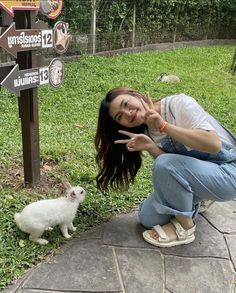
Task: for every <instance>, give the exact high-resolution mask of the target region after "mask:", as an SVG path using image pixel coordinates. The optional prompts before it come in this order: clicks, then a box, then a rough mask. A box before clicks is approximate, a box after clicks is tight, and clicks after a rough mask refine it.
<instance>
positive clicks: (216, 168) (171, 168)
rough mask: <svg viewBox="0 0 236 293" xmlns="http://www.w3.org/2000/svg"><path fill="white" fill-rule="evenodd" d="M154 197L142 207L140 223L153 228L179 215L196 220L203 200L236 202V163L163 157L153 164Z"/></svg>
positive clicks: (177, 156)
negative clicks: (235, 199) (234, 200)
mask: <svg viewBox="0 0 236 293" xmlns="http://www.w3.org/2000/svg"><path fill="white" fill-rule="evenodd" d="M152 176H153V187H154V191H153V193H151V195H150V196H149V197H148V198H147V199H146V200H144V201H143V202H142V203H141V204H140V208H139V220H140V222H141V224H142V225H144V226H145V227H147V228H151V227H153V226H155V225H157V224H159V225H163V224H166V223H168V222H169V221H170V219H171V218H172V217H174V216H176V215H180V216H186V217H191V218H195V217H196V214H197V210H198V206H199V202H201V201H202V200H204V199H210V200H214V201H228V200H232V199H234V198H236V161H234V162H231V163H223V164H216V163H212V162H209V161H203V160H199V159H196V158H193V157H188V156H184V155H180V154H171V153H169V154H163V155H160V156H159V157H158V158H156V159H155V161H154V163H153V172H152Z"/></svg>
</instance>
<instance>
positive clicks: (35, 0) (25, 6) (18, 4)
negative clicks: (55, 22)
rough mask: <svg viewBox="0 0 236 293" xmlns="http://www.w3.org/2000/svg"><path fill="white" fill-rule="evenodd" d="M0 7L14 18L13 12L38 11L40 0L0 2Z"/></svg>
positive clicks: (3, 0)
mask: <svg viewBox="0 0 236 293" xmlns="http://www.w3.org/2000/svg"><path fill="white" fill-rule="evenodd" d="M0 7H2V8H3V9H4V10H5V11H6V12H7V13H9V14H10V15H11V16H14V10H39V7H40V0H15V1H11V0H2V1H0Z"/></svg>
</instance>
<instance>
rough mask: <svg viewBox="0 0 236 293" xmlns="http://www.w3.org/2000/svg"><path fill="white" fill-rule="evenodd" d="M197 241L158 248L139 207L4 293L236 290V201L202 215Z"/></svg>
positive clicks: (77, 241)
mask: <svg viewBox="0 0 236 293" xmlns="http://www.w3.org/2000/svg"><path fill="white" fill-rule="evenodd" d="M196 223H197V231H196V234H195V236H196V239H195V241H194V242H193V243H191V244H188V245H183V246H179V247H173V248H165V249H159V248H156V247H154V246H152V245H150V244H148V243H146V242H145V241H144V240H143V239H142V232H143V231H144V228H143V227H142V226H141V225H140V224H138V218H137V211H133V212H131V213H130V214H123V215H119V216H117V217H115V218H113V219H112V220H111V221H110V222H108V223H105V224H103V225H101V226H98V227H96V228H95V229H93V230H91V231H89V232H86V233H83V234H81V235H80V236H79V237H78V238H74V239H73V240H71V241H69V242H68V243H67V244H66V245H64V246H63V248H62V250H63V251H62V253H61V254H58V255H56V256H54V257H53V258H51V260H50V261H49V262H47V263H46V262H45V263H42V264H40V265H39V266H37V267H36V268H34V269H32V270H31V271H30V272H29V273H28V274H27V275H26V276H25V277H24V278H23V279H21V280H19V281H18V283H17V284H16V285H14V286H11V287H9V288H7V289H5V290H3V291H2V292H4V293H23V292H24V293H42V292H45V293H47V292H50V293H59V292H80V293H88V292H93V293H94V292H97V293H98V292H99V293H105V292H106V293H113V292H116V293H121V292H123V293H124V292H125V293H159V292H160V293H185V292H186V293H236V201H230V202H225V203H214V204H213V205H212V206H211V207H210V208H209V209H208V210H207V211H206V212H205V213H204V214H202V215H199V216H198V218H197V221H196Z"/></svg>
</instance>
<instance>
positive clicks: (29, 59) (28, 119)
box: [15, 10, 40, 186]
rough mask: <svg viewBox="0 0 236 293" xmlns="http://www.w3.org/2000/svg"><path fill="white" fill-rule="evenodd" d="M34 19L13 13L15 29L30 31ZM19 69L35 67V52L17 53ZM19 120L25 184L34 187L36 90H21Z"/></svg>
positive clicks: (36, 172) (26, 13) (37, 159)
mask: <svg viewBox="0 0 236 293" xmlns="http://www.w3.org/2000/svg"><path fill="white" fill-rule="evenodd" d="M35 19H36V12H35V11H25V10H19V11H15V22H16V29H30V28H32V27H33V25H34V23H35ZM17 63H18V64H19V69H20V70H23V69H28V68H33V67H36V66H37V64H35V63H36V57H35V52H33V51H26V52H18V53H17ZM18 103H19V115H20V118H21V129H22V147H23V164H24V180H25V184H29V185H31V186H34V185H35V184H36V183H38V182H39V180H40V152H39V119H38V97H37V88H32V89H28V90H23V91H21V92H20V97H19V98H18Z"/></svg>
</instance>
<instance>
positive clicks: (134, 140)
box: [115, 130, 164, 158]
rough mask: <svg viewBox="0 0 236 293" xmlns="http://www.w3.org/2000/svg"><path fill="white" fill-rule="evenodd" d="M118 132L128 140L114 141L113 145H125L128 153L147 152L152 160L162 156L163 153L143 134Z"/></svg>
mask: <svg viewBox="0 0 236 293" xmlns="http://www.w3.org/2000/svg"><path fill="white" fill-rule="evenodd" d="M119 132H120V133H122V134H124V135H127V136H128V137H129V138H128V139H119V140H116V141H115V143H117V144H126V147H127V149H128V150H129V151H130V152H135V151H147V152H149V154H150V155H151V156H152V157H153V158H156V157H158V156H159V155H161V154H164V152H163V151H162V150H161V149H160V148H159V147H158V146H156V144H155V142H154V141H153V140H152V139H151V138H150V137H149V136H147V135H145V134H136V133H132V132H128V131H125V130H119Z"/></svg>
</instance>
